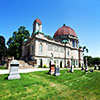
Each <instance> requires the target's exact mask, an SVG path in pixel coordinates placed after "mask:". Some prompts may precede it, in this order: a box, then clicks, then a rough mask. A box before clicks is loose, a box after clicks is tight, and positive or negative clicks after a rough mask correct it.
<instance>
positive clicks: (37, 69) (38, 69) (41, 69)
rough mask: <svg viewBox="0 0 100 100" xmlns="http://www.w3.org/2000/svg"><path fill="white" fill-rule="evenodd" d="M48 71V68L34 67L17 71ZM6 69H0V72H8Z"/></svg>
mask: <svg viewBox="0 0 100 100" xmlns="http://www.w3.org/2000/svg"><path fill="white" fill-rule="evenodd" d="M46 70H48V71H49V68H34V69H19V73H28V72H35V71H46ZM9 71H10V70H8V69H6V70H0V74H9Z"/></svg>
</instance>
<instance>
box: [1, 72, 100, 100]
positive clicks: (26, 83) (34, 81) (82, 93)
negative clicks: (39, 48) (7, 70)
mask: <svg viewBox="0 0 100 100" xmlns="http://www.w3.org/2000/svg"><path fill="white" fill-rule="evenodd" d="M60 72H61V75H60V76H53V75H48V74H46V73H47V71H43V72H32V73H28V74H21V79H20V80H7V79H6V78H7V76H8V75H0V100H100V72H93V73H87V74H86V73H85V72H82V71H74V73H65V72H66V71H65V70H62V71H60Z"/></svg>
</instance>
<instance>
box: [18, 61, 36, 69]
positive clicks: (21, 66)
mask: <svg viewBox="0 0 100 100" xmlns="http://www.w3.org/2000/svg"><path fill="white" fill-rule="evenodd" d="M18 62H19V69H29V68H30V69H33V68H35V67H33V66H32V65H29V64H28V63H27V62H25V61H23V60H18Z"/></svg>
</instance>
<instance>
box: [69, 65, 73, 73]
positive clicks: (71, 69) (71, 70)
mask: <svg viewBox="0 0 100 100" xmlns="http://www.w3.org/2000/svg"><path fill="white" fill-rule="evenodd" d="M70 72H71V73H73V72H74V66H73V65H71V68H70Z"/></svg>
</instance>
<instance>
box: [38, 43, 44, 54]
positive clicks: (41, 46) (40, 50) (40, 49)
mask: <svg viewBox="0 0 100 100" xmlns="http://www.w3.org/2000/svg"><path fill="white" fill-rule="evenodd" d="M39 52H40V53H42V52H43V45H42V43H40V45H39Z"/></svg>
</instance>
